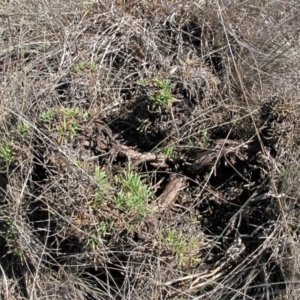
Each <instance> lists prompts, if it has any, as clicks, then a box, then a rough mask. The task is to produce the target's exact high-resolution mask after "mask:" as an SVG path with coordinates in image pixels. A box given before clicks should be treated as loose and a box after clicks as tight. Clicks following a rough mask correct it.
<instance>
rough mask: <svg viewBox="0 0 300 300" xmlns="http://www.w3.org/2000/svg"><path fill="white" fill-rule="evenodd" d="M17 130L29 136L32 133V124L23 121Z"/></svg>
mask: <svg viewBox="0 0 300 300" xmlns="http://www.w3.org/2000/svg"><path fill="white" fill-rule="evenodd" d="M17 131H18V132H19V133H20V134H21V135H22V136H24V137H28V136H29V135H30V126H29V124H28V123H26V122H23V123H22V124H20V125H19V126H18V128H17Z"/></svg>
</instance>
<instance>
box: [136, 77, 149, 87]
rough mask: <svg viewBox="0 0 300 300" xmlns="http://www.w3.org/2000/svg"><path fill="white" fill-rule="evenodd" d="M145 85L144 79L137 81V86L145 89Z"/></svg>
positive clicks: (146, 82) (145, 80)
mask: <svg viewBox="0 0 300 300" xmlns="http://www.w3.org/2000/svg"><path fill="white" fill-rule="evenodd" d="M147 84H148V81H147V79H145V78H141V79H139V80H138V81H137V85H139V86H141V87H145V86H146V85H147Z"/></svg>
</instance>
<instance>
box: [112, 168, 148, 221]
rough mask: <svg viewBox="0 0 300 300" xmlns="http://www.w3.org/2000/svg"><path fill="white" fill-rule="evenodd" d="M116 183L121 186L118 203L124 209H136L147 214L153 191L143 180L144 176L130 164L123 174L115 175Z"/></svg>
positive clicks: (142, 214) (137, 212) (141, 214)
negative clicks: (133, 169)
mask: <svg viewBox="0 0 300 300" xmlns="http://www.w3.org/2000/svg"><path fill="white" fill-rule="evenodd" d="M115 183H116V184H117V185H118V186H119V187H120V191H119V193H118V194H117V196H116V204H117V205H118V206H119V207H120V208H122V209H124V210H126V209H129V210H131V211H134V212H135V213H136V214H137V215H139V216H145V215H147V213H148V212H149V209H148V201H150V200H151V199H152V198H153V192H152V190H151V189H150V187H149V186H147V185H146V184H145V183H144V182H143V177H142V176H141V175H139V174H137V173H136V172H134V171H132V170H130V167H129V166H128V168H127V170H125V171H124V173H123V174H122V175H121V176H115Z"/></svg>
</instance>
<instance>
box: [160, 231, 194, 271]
mask: <svg viewBox="0 0 300 300" xmlns="http://www.w3.org/2000/svg"><path fill="white" fill-rule="evenodd" d="M163 237H164V239H165V240H166V242H167V244H168V246H169V247H170V248H171V249H172V250H173V251H174V252H175V253H176V256H177V258H178V260H179V263H178V264H179V267H184V266H186V265H190V264H191V263H195V262H197V261H198V259H197V257H195V250H196V249H197V247H198V242H197V240H196V238H195V237H186V236H184V234H183V233H182V232H181V231H177V230H175V229H172V230H169V231H167V233H166V234H165V235H164V236H163Z"/></svg>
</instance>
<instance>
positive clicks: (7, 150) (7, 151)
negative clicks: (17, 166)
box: [0, 140, 16, 166]
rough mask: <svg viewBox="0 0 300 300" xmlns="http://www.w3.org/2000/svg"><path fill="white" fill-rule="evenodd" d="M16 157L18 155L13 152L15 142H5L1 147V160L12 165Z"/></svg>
mask: <svg viewBox="0 0 300 300" xmlns="http://www.w3.org/2000/svg"><path fill="white" fill-rule="evenodd" d="M15 156H16V153H15V152H14V151H13V142H12V141H8V140H5V141H3V142H2V145H0V160H2V161H4V162H5V163H6V165H8V166H9V165H10V164H11V163H12V162H13V161H14V158H15Z"/></svg>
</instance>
